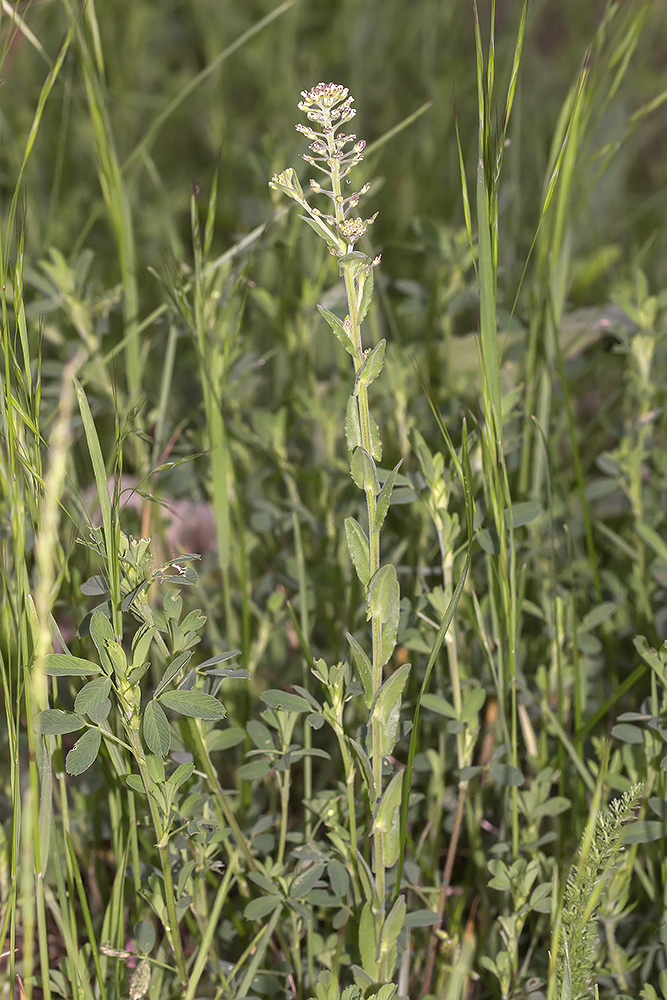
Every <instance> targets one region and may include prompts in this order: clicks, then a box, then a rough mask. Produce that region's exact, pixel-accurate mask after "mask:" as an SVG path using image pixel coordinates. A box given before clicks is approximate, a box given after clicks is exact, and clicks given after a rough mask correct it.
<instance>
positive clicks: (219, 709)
mask: <svg viewBox="0 0 667 1000" xmlns="http://www.w3.org/2000/svg"><path fill="white" fill-rule="evenodd" d="M160 701H161V702H162V704H163V705H164V706H165V707H166V708H169V709H171V711H172V712H179V713H180V714H181V715H187V716H188V718H190V719H207V720H209V721H211V722H215V721H218V720H219V719H224V717H225V716H226V715H227V709H226V708H225V706H224V705H222V704H221V703H220V702H219V701H218V699H217V698H214V697H213V695H211V694H205V693H204V692H203V691H165V692H164V694H162V695H160Z"/></svg>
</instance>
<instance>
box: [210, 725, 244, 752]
mask: <svg viewBox="0 0 667 1000" xmlns="http://www.w3.org/2000/svg"><path fill="white" fill-rule="evenodd" d="M244 739H245V733H244V731H243V730H242V729H239V728H238V727H236V726H230V727H229V729H212V730H211V732H210V733H207V735H206V748H207V750H208V751H209V753H215V752H216V751H219V750H231V748H232V747H235V746H238V744H239V743H243V741H244Z"/></svg>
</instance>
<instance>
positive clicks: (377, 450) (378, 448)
mask: <svg viewBox="0 0 667 1000" xmlns="http://www.w3.org/2000/svg"><path fill="white" fill-rule="evenodd" d="M368 416H369V418H370V427H371V455H372V456H373V458H374V459H375V461H376V462H379V461H380V460H381V458H382V441H381V440H380V431H379V429H378V425H377V421H376V419H375V417H374V416H373V414H372V413H369V414H368Z"/></svg>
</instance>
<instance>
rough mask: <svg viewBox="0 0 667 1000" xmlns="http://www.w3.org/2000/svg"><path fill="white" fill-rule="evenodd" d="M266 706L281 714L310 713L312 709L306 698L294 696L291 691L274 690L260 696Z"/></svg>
mask: <svg viewBox="0 0 667 1000" xmlns="http://www.w3.org/2000/svg"><path fill="white" fill-rule="evenodd" d="M260 698H261V699H262V701H263V702H264V704H265V705H268V707H269V708H273V709H274V710H275V711H279V712H295V713H297V714H299V713H301V712H310V710H311V708H310V705H309V704H308V702H307V701H306V699H305V698H302V697H301V695H300V694H292V692H291V691H278V690H276V689H275V688H272V689H271V690H270V691H265V692H264V694H262V695H260Z"/></svg>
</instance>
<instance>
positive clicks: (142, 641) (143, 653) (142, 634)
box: [132, 624, 157, 669]
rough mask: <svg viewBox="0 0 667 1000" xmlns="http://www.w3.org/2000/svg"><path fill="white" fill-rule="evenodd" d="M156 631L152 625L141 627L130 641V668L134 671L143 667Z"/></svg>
mask: <svg viewBox="0 0 667 1000" xmlns="http://www.w3.org/2000/svg"><path fill="white" fill-rule="evenodd" d="M156 631H157V629H156V628H155V626H154V625H148V624H144V625H142V626H141V628H140V629H139V630H138V631H137V633H136V635H135V637H134V639H133V640H132V667H133V668H134V669H136V668H137V667H141V666H143V665H144V663H145V662H146V660H147V659H148V653H149V650H150V646H151V643H152V641H153V637H154V635H155V633H156Z"/></svg>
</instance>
